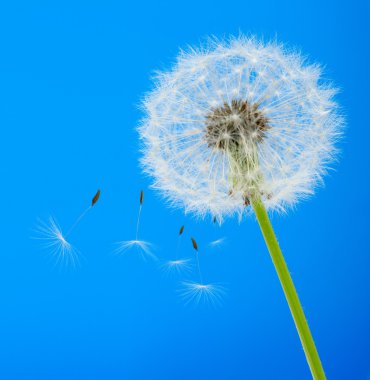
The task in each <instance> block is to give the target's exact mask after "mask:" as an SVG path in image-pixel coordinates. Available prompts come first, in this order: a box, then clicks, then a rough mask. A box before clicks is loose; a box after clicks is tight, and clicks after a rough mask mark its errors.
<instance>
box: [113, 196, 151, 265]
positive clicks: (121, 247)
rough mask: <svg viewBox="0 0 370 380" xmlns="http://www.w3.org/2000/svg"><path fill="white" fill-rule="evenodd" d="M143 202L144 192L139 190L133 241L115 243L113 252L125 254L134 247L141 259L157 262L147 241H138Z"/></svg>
mask: <svg viewBox="0 0 370 380" xmlns="http://www.w3.org/2000/svg"><path fill="white" fill-rule="evenodd" d="M143 201H144V191H143V190H141V192H140V205H139V212H138V216H137V221H136V234H135V239H134V240H122V241H119V242H117V243H116V245H117V248H116V249H115V251H114V252H115V253H117V254H120V253H123V252H126V251H127V250H130V249H131V248H133V247H136V249H137V252H139V253H140V255H141V257H142V258H143V259H147V258H150V259H153V260H157V256H156V255H155V254H154V253H153V252H152V249H153V245H152V244H151V243H149V242H147V241H144V240H140V239H139V228H140V220H141V210H142V207H143Z"/></svg>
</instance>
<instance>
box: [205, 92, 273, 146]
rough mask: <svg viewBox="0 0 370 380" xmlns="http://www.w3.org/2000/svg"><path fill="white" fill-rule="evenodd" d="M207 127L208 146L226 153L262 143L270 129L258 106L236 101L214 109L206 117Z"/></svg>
mask: <svg viewBox="0 0 370 380" xmlns="http://www.w3.org/2000/svg"><path fill="white" fill-rule="evenodd" d="M205 125H206V133H205V138H206V140H207V143H208V146H209V147H211V148H217V149H221V150H224V151H228V150H229V149H230V148H231V149H237V148H239V147H243V145H244V144H246V143H251V144H256V143H257V142H260V141H262V139H263V137H264V135H265V132H266V130H267V129H268V128H269V125H268V119H267V118H266V117H265V116H264V115H263V113H262V112H261V111H260V110H259V107H258V104H250V103H249V102H248V101H246V100H236V99H234V100H232V101H231V103H230V104H229V103H226V102H225V103H224V104H223V105H222V106H221V107H217V108H214V109H213V110H212V111H211V112H210V113H209V114H208V115H207V116H206V121H205Z"/></svg>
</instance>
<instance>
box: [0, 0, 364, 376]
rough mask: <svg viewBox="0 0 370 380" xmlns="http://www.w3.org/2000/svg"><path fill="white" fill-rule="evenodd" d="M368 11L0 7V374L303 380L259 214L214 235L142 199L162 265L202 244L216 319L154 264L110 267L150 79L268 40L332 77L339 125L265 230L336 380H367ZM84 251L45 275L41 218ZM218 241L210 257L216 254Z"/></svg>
mask: <svg viewBox="0 0 370 380" xmlns="http://www.w3.org/2000/svg"><path fill="white" fill-rule="evenodd" d="M369 9H370V7H369V4H365V2H361V1H306V2H304V3H303V2H302V3H301V2H294V1H279V2H275V1H272V0H271V1H245V0H244V1H241V0H235V1H233V2H226V1H225V2H221V1H211V0H208V1H195V0H189V1H186V2H185V1H184V2H175V1H173V2H164V1H156V2H149V1H146V0H145V1H137V2H134V1H132V2H123V1H115V2H113V1H105V2H100V3H99V2H95V1H86V2H82V1H71V2H70V1H61V2H59V1H50V2H46V1H45V2H42V1H24V2H19V1H8V2H5V1H4V2H2V4H1V8H0V35H1V42H0V44H1V45H0V55H1V58H0V130H1V138H0V178H1V186H0V199H1V203H0V220H1V229H0V237H1V244H0V336H1V339H0V378H1V379H6V380H8V379H27V380H28V379H37V380H41V379H214V380H217V379H284V380H289V379H309V378H310V373H309V370H308V367H307V364H306V362H305V357H304V354H303V351H302V349H301V347H300V342H299V339H298V336H297V333H296V331H295V328H294V324H293V322H292V319H291V317H290V313H289V310H288V307H287V304H286V302H285V299H284V296H283V293H282V290H281V288H280V284H279V282H278V280H277V276H276V274H275V272H274V268H273V266H272V263H271V261H270V258H269V255H268V252H267V250H266V248H265V246H264V243H263V240H262V237H261V234H260V231H259V229H258V225H257V223H256V221H255V220H254V218H253V217H251V218H249V219H246V220H245V221H243V222H242V223H241V224H240V225H238V223H237V221H236V220H228V221H227V222H226V223H225V224H224V225H223V226H222V227H221V228H220V227H218V226H215V225H213V224H212V223H211V222H210V221H209V220H208V221H205V222H201V221H196V220H193V219H192V218H191V217H185V216H184V215H183V213H182V212H181V211H174V210H170V209H168V208H167V207H166V206H165V205H164V202H162V201H161V199H159V197H158V195H157V194H156V193H154V192H153V191H151V190H146V198H145V204H144V208H143V214H142V216H143V219H142V226H141V227H142V229H141V234H142V236H143V238H145V239H146V240H149V241H151V242H153V243H154V244H155V245H156V246H157V254H158V256H160V257H161V258H162V259H166V258H170V257H172V256H173V251H174V247H175V245H176V235H177V231H178V228H179V227H180V226H181V224H183V223H184V224H185V225H186V227H185V228H186V230H185V233H186V234H185V235H184V238H185V239H184V243H185V244H184V245H183V254H184V255H186V256H188V255H192V254H193V251H192V249H191V246H190V243H189V237H190V234H191V235H193V236H194V237H196V238H197V240H198V243H199V246H200V251H201V253H200V254H201V260H202V269H203V272H204V274H205V277H206V278H207V280H209V281H211V282H212V281H215V282H222V283H225V284H227V287H228V289H229V291H228V295H227V297H226V298H225V301H224V303H223V306H222V307H219V308H216V309H213V308H211V307H208V306H207V305H203V306H200V307H194V306H191V305H189V306H184V304H183V302H182V301H181V299H180V298H179V297H178V295H177V292H176V291H177V289H178V280H176V279H169V278H166V277H165V276H163V273H162V272H161V270H160V268H159V266H158V263H153V262H144V261H142V260H140V258H139V257H137V256H136V255H135V253H134V252H131V253H129V254H127V255H125V256H121V257H117V256H115V255H114V254H113V253H112V250H113V249H114V245H113V243H114V242H115V241H117V240H122V239H132V238H133V236H134V232H135V222H136V214H137V206H138V194H139V191H140V190H141V189H142V188H143V189H147V188H148V186H149V184H150V181H149V179H147V178H145V177H144V176H143V175H142V173H141V171H140V169H139V166H138V156H139V155H138V145H139V144H138V136H137V134H136V132H135V127H136V125H137V123H138V120H139V119H140V117H141V114H140V111H139V110H138V104H139V101H140V98H141V96H142V95H143V93H145V91H147V90H148V89H149V88H150V87H151V80H150V77H151V76H152V74H153V70H155V69H166V68H168V67H169V66H170V64H171V62H173V59H174V57H175V56H176V54H177V52H178V48H179V47H185V46H186V45H187V44H198V43H199V41H201V40H202V39H203V38H204V37H205V36H207V35H210V34H214V35H216V36H219V37H222V36H224V35H228V34H234V35H237V34H238V33H239V31H242V32H244V33H255V34H257V35H258V36H260V37H264V38H266V39H269V38H275V37H276V38H277V39H278V40H280V41H283V42H286V43H288V44H289V45H290V46H296V47H298V48H300V49H302V51H303V52H304V53H307V54H309V56H310V57H311V59H312V60H315V61H318V62H321V63H323V64H325V65H326V71H325V76H326V77H327V78H331V79H333V80H334V81H335V82H336V84H337V85H338V86H339V87H340V88H341V89H342V93H341V94H340V95H339V96H338V101H339V102H340V103H341V105H342V107H343V110H344V112H345V114H346V115H347V122H348V127H347V131H346V136H345V139H344V140H343V142H342V144H341V149H342V155H341V158H340V161H339V163H338V164H337V165H336V166H335V169H336V170H335V171H332V172H331V174H330V175H329V176H328V177H327V178H326V186H325V189H321V190H319V191H318V192H317V195H316V196H315V197H313V198H312V199H310V200H309V201H306V202H303V203H300V204H299V205H298V207H297V209H296V210H294V211H290V212H289V213H288V214H287V215H285V216H278V215H274V216H273V224H274V225H275V227H276V232H277V234H278V236H279V240H280V243H281V245H282V248H283V251H284V252H285V255H286V259H287V262H288V264H289V267H290V270H291V273H292V275H293V278H294V280H295V283H296V287H297V289H298V292H299V294H300V297H301V300H302V303H303V305H304V308H305V311H306V313H307V318H308V320H309V323H310V325H311V328H312V331H313V335H314V337H315V340H316V343H317V346H318V349H319V352H320V355H321V358H322V361H323V364H324V367H325V370H326V372H327V376H328V378H329V379H369V378H370V323H369V322H370V304H369V291H370V276H369V272H370V256H369V245H368V241H369V239H368V235H369V225H368V218H369V212H370V203H369V195H368V194H369V180H370V178H369V170H368V169H369V154H370V153H369V152H370V150H369V140H370V131H369V120H368V109H369V104H368V99H369V97H368V94H369V85H370V81H369V64H370V62H369V15H370V12H369ZM98 187H100V188H101V190H102V195H101V199H100V200H99V203H98V204H97V205H96V207H95V208H94V209H93V210H92V211H91V212H90V213H89V214H88V215H87V216H86V218H85V219H84V220H83V222H81V224H80V225H79V226H78V228H76V230H75V231H74V232H73V234H71V239H70V240H71V242H72V243H73V244H75V246H76V247H77V248H78V249H79V250H80V251H81V252H82V253H83V255H84V259H83V260H82V262H81V265H80V266H79V268H77V269H76V270H73V269H72V268H69V269H67V270H59V269H54V268H53V265H52V263H51V262H50V260H49V257H48V253H47V252H46V251H44V250H42V249H41V247H40V245H39V244H38V242H37V241H35V240H32V239H31V237H32V236H33V231H32V229H33V228H34V227H35V224H36V221H37V218H38V217H41V218H43V219H46V218H47V217H48V216H49V215H50V214H52V215H55V216H56V217H57V220H58V221H59V223H60V224H61V225H62V227H64V229H67V228H68V227H69V226H70V225H71V224H72V223H73V221H74V220H75V219H76V218H77V216H78V215H79V213H80V212H82V211H83V210H84V209H85V208H86V207H87V206H88V205H89V202H90V200H91V197H92V196H93V195H94V193H95V191H96V189H97V188H98ZM222 236H226V237H227V243H226V244H225V245H224V246H223V247H222V249H219V250H213V251H211V250H207V249H206V245H207V243H208V242H209V241H211V240H213V239H216V238H219V237H222Z"/></svg>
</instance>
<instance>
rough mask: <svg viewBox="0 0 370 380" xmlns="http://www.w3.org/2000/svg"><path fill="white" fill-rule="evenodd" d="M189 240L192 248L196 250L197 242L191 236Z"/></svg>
mask: <svg viewBox="0 0 370 380" xmlns="http://www.w3.org/2000/svg"><path fill="white" fill-rule="evenodd" d="M191 242H192V243H193V248H194V249H195V250H196V251H197V252H198V244H197V242H196V241H195V239H193V238H191Z"/></svg>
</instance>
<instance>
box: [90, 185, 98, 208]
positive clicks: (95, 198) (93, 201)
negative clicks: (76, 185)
mask: <svg viewBox="0 0 370 380" xmlns="http://www.w3.org/2000/svg"><path fill="white" fill-rule="evenodd" d="M99 197H100V189H98V191H97V192H96V194H95V195H94V197H93V199H92V201H91V206H94V204H95V203H96V202H97V201H98V200H99Z"/></svg>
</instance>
